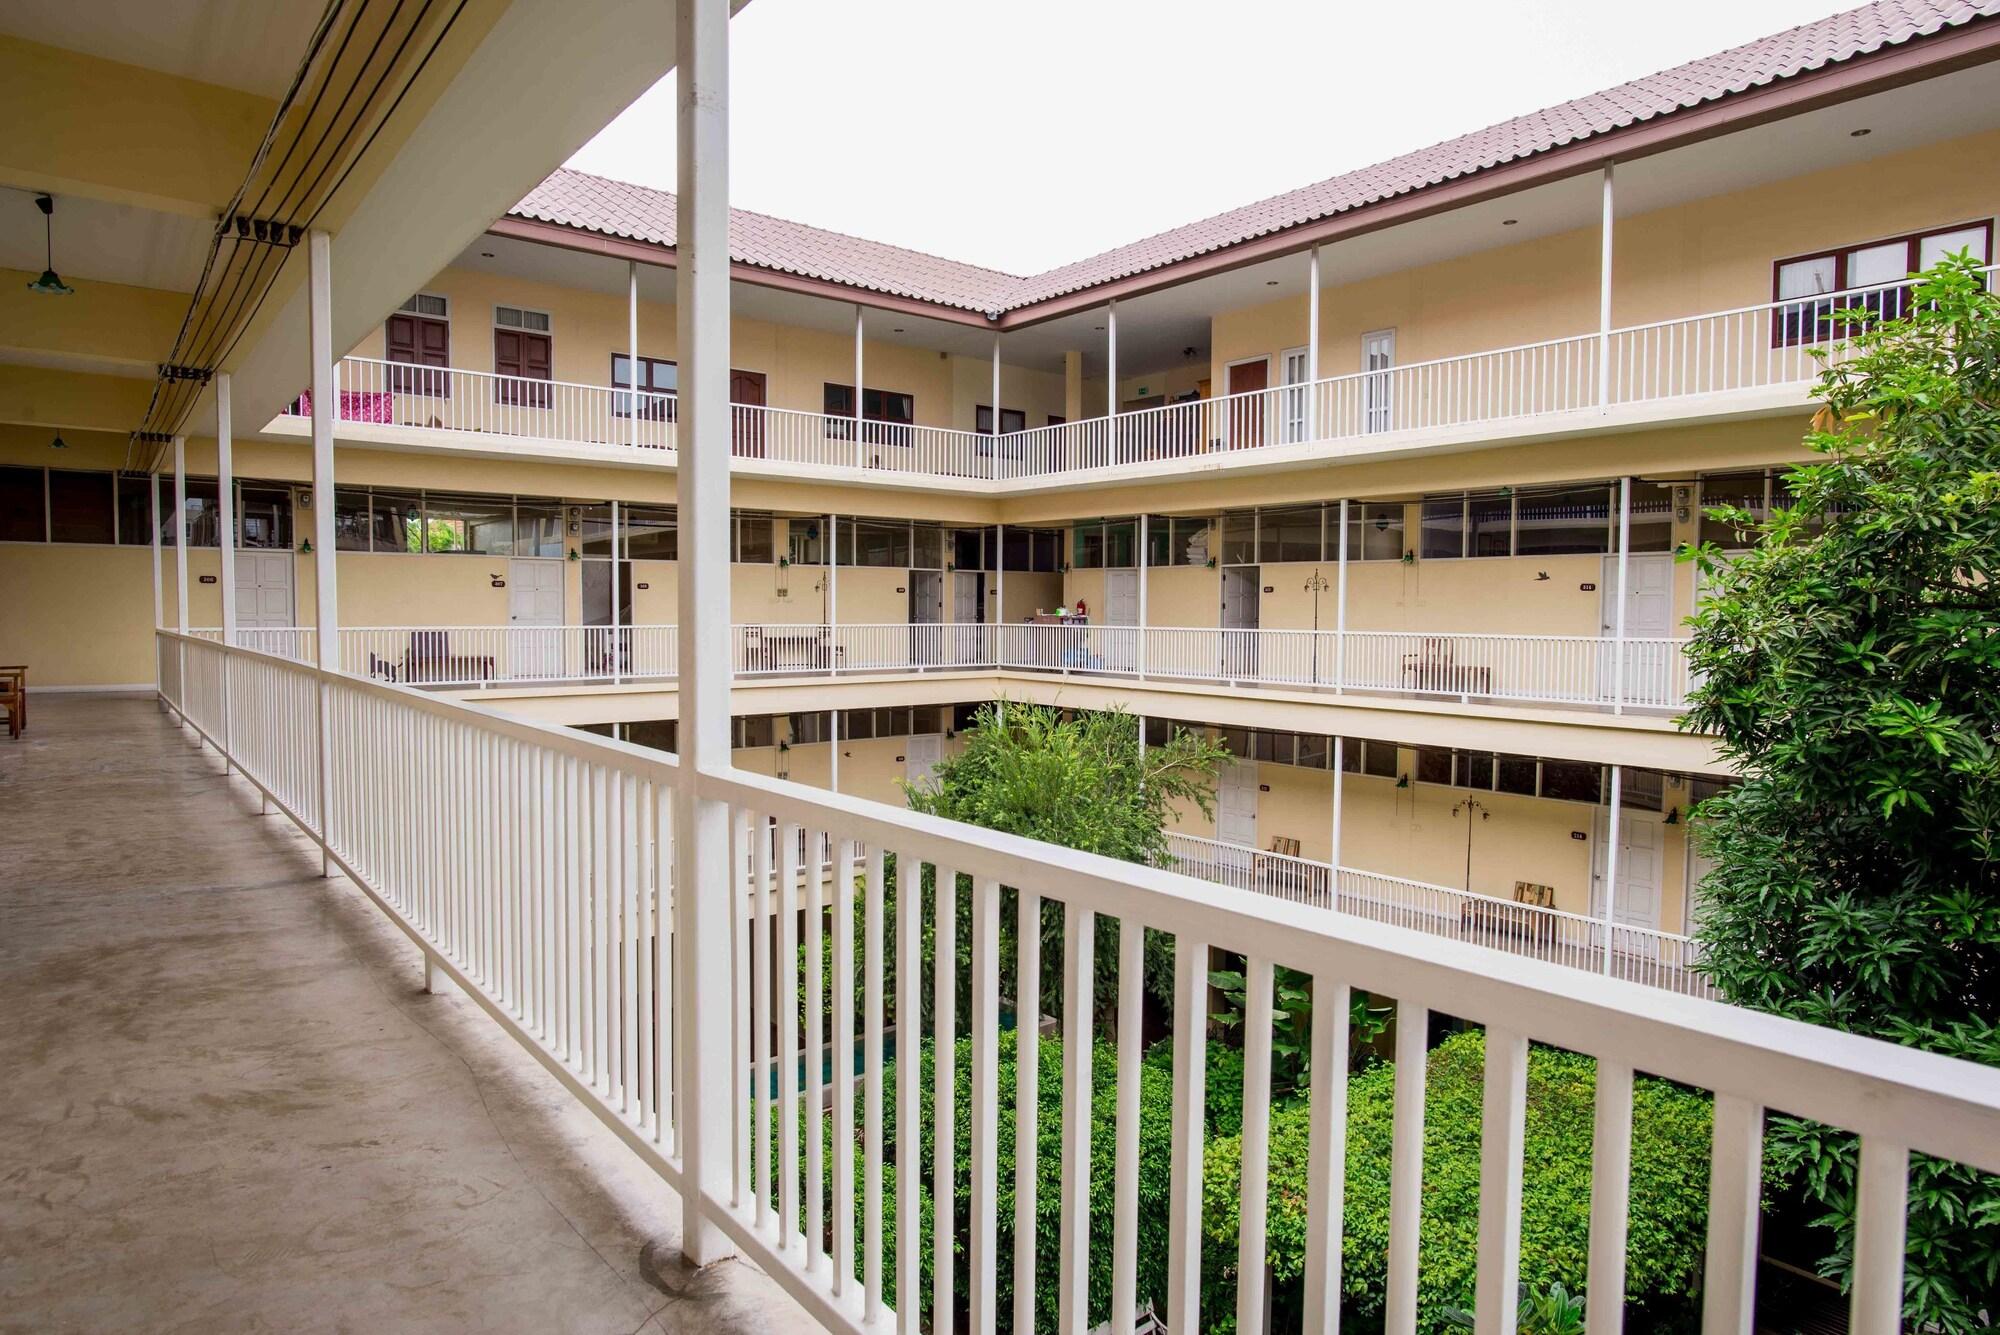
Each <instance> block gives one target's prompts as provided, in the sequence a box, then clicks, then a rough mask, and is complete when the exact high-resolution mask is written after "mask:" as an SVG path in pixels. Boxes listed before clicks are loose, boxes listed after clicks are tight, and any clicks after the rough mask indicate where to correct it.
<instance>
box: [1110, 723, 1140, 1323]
mask: <svg viewBox="0 0 2000 1335" xmlns="http://www.w3.org/2000/svg"><path fill="white" fill-rule="evenodd" d="M1143 729H1144V725H1143V724H1142V725H1141V731H1142V732H1143ZM1142 744H1143V739H1142ZM1145 937H1146V931H1145V928H1144V927H1143V926H1141V925H1140V922H1139V920H1138V919H1137V918H1134V917H1132V916H1130V915H1129V914H1128V915H1127V916H1126V917H1124V918H1123V919H1121V920H1120V921H1119V924H1118V1120H1117V1123H1116V1126H1115V1130H1114V1132H1113V1134H1114V1136H1115V1137H1116V1139H1115V1142H1114V1145H1115V1153H1114V1155H1113V1170H1112V1171H1113V1177H1112V1200H1113V1206H1112V1212H1111V1217H1112V1241H1111V1322H1112V1327H1113V1328H1114V1329H1117V1328H1119V1327H1121V1326H1122V1325H1123V1323H1124V1322H1126V1321H1128V1320H1130V1319H1131V1316H1132V1313H1133V1312H1135V1311H1136V1310H1137V1309H1138V1305H1139V1304H1138V1275H1139V1056H1140V1053H1139V1044H1140V1031H1139V1021H1140V1017H1141V1013H1142V1010H1143V1007H1144V1004H1145V1003H1144V999H1143V998H1144V992H1143V990H1142V987H1141V984H1142V983H1143V982H1144V979H1145V969H1146V962H1145Z"/></svg>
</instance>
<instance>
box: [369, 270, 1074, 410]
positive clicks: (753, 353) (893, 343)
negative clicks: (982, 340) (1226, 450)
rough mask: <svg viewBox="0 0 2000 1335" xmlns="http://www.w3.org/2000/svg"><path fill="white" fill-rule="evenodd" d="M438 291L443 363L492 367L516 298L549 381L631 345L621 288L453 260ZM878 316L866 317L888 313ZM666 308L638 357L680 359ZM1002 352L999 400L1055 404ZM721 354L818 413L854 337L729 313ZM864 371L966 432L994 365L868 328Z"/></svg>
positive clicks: (588, 373) (790, 401) (1058, 398)
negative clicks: (542, 346) (541, 326)
mask: <svg viewBox="0 0 2000 1335" xmlns="http://www.w3.org/2000/svg"><path fill="white" fill-rule="evenodd" d="M421 290H422V291H424V292H428V293H434V294H436V295H439V296H442V297H444V298H446V300H447V302H448V304H449V318H450V323H451V364H452V365H453V366H454V367H456V368H459V369H461V370H466V371H484V372H491V371H492V370H493V328H494V326H493V309H494V307H495V306H517V307H522V308H525V309H529V310H538V311H546V312H548V315H549V324H550V331H549V333H550V340H551V342H550V353H551V359H552V373H553V376H554V378H555V379H557V380H564V381H569V382H572V383H575V384H582V385H609V384H610V383H611V358H612V355H613V354H614V353H623V352H624V351H625V350H626V348H627V346H628V344H629V333H628V328H627V305H626V300H625V298H624V296H623V295H613V294H611V293H605V292H593V291H587V290H582V289H577V288H569V287H561V286H558V285H556V284H552V283H543V282H537V281H535V280H532V279H527V278H518V277H515V276H513V275H510V274H505V273H491V272H482V271H480V270H479V269H477V268H475V267H472V266H468V265H455V266H453V267H452V268H449V269H446V270H445V271H444V272H443V273H441V274H438V275H437V276H436V277H435V278H433V279H432V280H431V281H430V282H428V283H426V284H425V285H424V287H423V288H422V289H421ZM890 318H891V317H889V316H887V315H883V314H879V313H878V314H875V315H873V316H871V319H872V320H874V321H886V320H888V319H890ZM676 333H677V331H676V327H675V313H674V308H673V306H672V305H670V304H666V303H661V302H653V301H641V302H640V303H639V355H640V356H642V357H659V358H665V359H667V360H669V361H673V360H678V357H679V352H678V349H677V341H676ZM382 346H383V333H382V331H381V330H380V329H379V328H378V329H377V330H375V331H374V332H373V333H372V334H370V336H369V337H368V338H366V339H364V340H363V341H362V342H361V344H360V345H358V346H357V347H355V348H354V349H353V350H352V352H353V355H355V356H360V357H380V356H381V355H382ZM1002 356H1003V360H1002V363H1001V369H1000V392H1001V398H1002V400H1003V404H1002V406H1003V407H1007V408H1021V409H1022V410H1024V411H1025V412H1027V413H1028V420H1029V422H1030V423H1031V424H1034V425H1040V424H1041V423H1042V422H1043V421H1045V420H1046V417H1047V415H1048V414H1049V413H1058V414H1059V413H1061V411H1062V402H1063V382H1062V376H1061V375H1060V374H1059V373H1055V372H1048V371H1036V370H1030V369H1028V368H1026V367H1020V366H1009V365H1007V364H1006V362H1005V360H1004V356H1005V353H1004V349H1003V352H1002ZM730 363H731V365H732V366H733V367H734V368H735V369H737V370H742V371H756V372H760V373H762V374H763V375H764V376H765V377H766V380H765V395H766V401H767V402H768V403H769V404H770V405H771V406H772V407H776V408H789V409H794V410H797V411H800V412H814V413H816V412H820V411H821V410H822V409H823V408H824V406H825V401H826V400H825V386H826V385H827V384H829V383H832V384H839V385H845V384H847V383H848V382H849V381H851V380H853V379H854V339H853V336H852V335H851V334H841V333H833V332H829V331H827V330H822V329H806V328H800V327H797V326H792V325H779V324H773V323H770V322H769V321H764V320H753V319H747V318H744V317H742V316H737V317H736V318H735V319H733V320H732V321H731V324H730ZM863 373H864V374H865V375H866V377H867V380H868V386H869V387H870V388H874V389H883V390H889V391H891V392H895V393H903V394H910V395H913V396H914V397H915V400H916V403H915V408H916V420H917V423H918V424H919V425H921V426H940V427H955V428H958V429H960V430H966V431H969V430H971V429H972V427H973V422H974V409H975V407H976V406H977V405H978V404H980V403H984V402H985V401H986V400H987V399H989V398H991V397H992V363H991V362H989V361H987V360H985V359H983V358H976V357H960V356H950V355H946V354H944V353H940V352H937V351H934V350H932V349H929V348H919V347H914V346H911V345H910V344H907V343H903V342H900V341H898V340H894V339H880V338H868V339H866V340H865V341H864V347H863Z"/></svg>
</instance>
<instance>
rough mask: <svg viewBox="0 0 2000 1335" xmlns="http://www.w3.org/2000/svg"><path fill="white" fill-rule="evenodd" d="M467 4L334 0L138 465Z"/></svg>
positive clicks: (135, 441)
mask: <svg viewBox="0 0 2000 1335" xmlns="http://www.w3.org/2000/svg"><path fill="white" fill-rule="evenodd" d="M465 5H466V0H329V3H328V4H327V7H326V12H325V13H324V14H323V15H322V16H321V17H320V21H319V23H318V24H317V25H316V26H315V27H314V29H313V34H312V39H311V41H310V42H309V43H308V45H307V47H306V52H305V55H304V57H303V58H302V59H301V60H300V62H299V67H298V71H297V72H296V73H295V74H294V75H293V76H292V81H291V84H290V86H289V87H288V88H287V89H286V91H285V95H284V97H283V98H282V99H280V100H279V103H278V110H277V113H276V114H275V115H274V116H273V117H272V118H271V124H270V127H269V128H268V129H267V130H266V131H265V132H264V138H263V141H262V142H261V143H260V144H259V145H258V148H257V152H256V155H255V156H254V157H253V158H252V159H251V162H250V167H249V170H248V171H247V172H246V173H245V175H244V177H243V183H242V184H241V185H240V186H238V187H237V189H236V193H235V195H234V196H233V197H232V198H231V199H230V201H229V203H228V204H227V206H225V207H224V209H223V210H222V215H221V217H220V218H219V219H218V220H217V222H216V227H215V239H214V241H213V242H212V243H211V245H210V246H209V252H208V258H207V260H206V262H205V263H204V264H203V267H202V274H201V279H200V281H199V282H198V283H196V285H195V290H194V296H193V297H192V299H191V300H190V301H189V302H188V309H187V314H186V315H185V316H183V317H182V319H181V327H180V330H179V332H178V333H177V334H176V335H175V337H174V345H173V351H172V352H171V353H170V354H169V356H168V359H167V361H166V362H165V363H163V364H162V365H161V367H160V374H159V378H158V379H157V380H156V381H155V382H154V384H153V397H152V401H151V403H150V404H149V405H148V406H147V409H146V416H145V418H144V420H143V421H142V422H141V423H140V425H139V427H138V428H137V429H136V430H135V431H134V432H133V433H132V438H131V440H130V442H129V443H128V444H127V447H126V463H127V465H128V467H132V468H137V469H141V470H145V471H154V470H157V469H159V468H160V467H161V466H162V465H163V464H164V461H165V456H166V450H167V446H168V444H169V443H170V442H171V440H172V438H173V437H174V436H175V435H177V434H179V433H181V432H182V431H183V430H184V429H185V427H186V423H187V419H188V416H189V414H191V413H192V412H193V411H194V406H195V404H196V402H197V401H198V400H199V399H200V397H201V393H202V389H203V387H204V386H205V385H207V383H208V381H209V378H210V377H211V375H213V373H214V371H215V369H216V368H217V367H219V366H221V365H222V364H223V363H224V362H225V361H226V360H227V358H228V357H229V355H230V353H231V352H232V351H233V350H234V349H235V347H236V344H237V341H238V340H239V339H241V338H242V336H243V332H244V330H245V329H247V328H248V327H249V324H250V322H251V320H252V319H254V318H255V316H256V314H257V312H258V310H259V309H261V307H262V306H263V303H264V300H265V298H266V297H267V296H268V295H269V294H270V291H271V288H272V286H273V284H274V283H275V281H276V280H277V277H278V275H279V273H281V272H282V271H283V269H284V266H285V264H286V263H287V262H288V261H289V260H290V259H291V256H292V254H293V252H294V251H295V250H297V249H299V248H300V247H301V243H303V242H304V240H305V237H306V233H307V231H308V230H310V229H311V228H312V227H313V226H314V224H315V223H316V221H317V220H318V219H319V217H320V214H321V213H322V211H323V210H325V208H326V206H327V203H328V201H329V200H331V199H333V198H334V196H335V195H336V194H337V193H338V192H339V190H340V188H341V186H342V185H343V184H344V183H345V182H346V180H347V178H348V176H349V175H350V174H351V173H352V172H353V171H354V169H355V167H356V166H357V164H359V163H360V162H361V161H362V159H363V158H364V157H365V156H366V154H367V152H368V149H369V147H370V146H371V145H372V144H373V143H374V142H375V139H376V137H377V136H378V135H380V134H381V132H382V129H383V127H384V126H386V125H387V124H388V123H389V121H390V119H391V118H392V117H393V116H394V115H395V113H396V109H397V108H398V107H399V106H400V105H401V104H402V101H403V98H404V97H405V96H406V95H407V94H408V93H409V91H410V89H411V87H412V86H413V85H414V84H415V83H416V81H417V78H418V77H419V76H420V75H421V74H422V73H423V70H424V67H425V66H426V65H427V64H428V63H429V61H430V58H431V56H432V54H433V53H434V52H435V51H436V50H437V49H438V46H439V45H440V44H441V43H442V42H443V41H444V39H445V36H446V34H448V33H449V32H450V31H451V28H452V25H453V23H454V22H456V21H457V19H458V16H459V14H460V13H461V12H463V10H464V8H465ZM299 262H300V263H301V264H303V263H304V258H303V256H301V258H300V260H299Z"/></svg>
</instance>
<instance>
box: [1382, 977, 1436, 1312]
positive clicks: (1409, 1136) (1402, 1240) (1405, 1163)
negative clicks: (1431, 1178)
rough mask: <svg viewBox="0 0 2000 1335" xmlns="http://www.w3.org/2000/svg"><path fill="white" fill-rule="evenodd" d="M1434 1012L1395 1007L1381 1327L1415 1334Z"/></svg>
mask: <svg viewBox="0 0 2000 1335" xmlns="http://www.w3.org/2000/svg"><path fill="white" fill-rule="evenodd" d="M1429 1030H1430V1011H1429V1010H1428V1009H1427V1008H1425V1007H1423V1006H1418V1005H1414V1004H1412V1003H1411V1002H1409V1001H1407V1000H1405V1001H1399V1002H1398V1003H1397V1005H1396V1110H1395V1115H1394V1119H1393V1121H1392V1124H1391V1127H1390V1132H1389V1141H1390V1151H1389V1296H1388V1306H1387V1314H1386V1317H1385V1320H1384V1322H1383V1329H1384V1330H1385V1331H1386V1332H1388V1335H1413V1332H1415V1330H1416V1328H1417V1226H1418V1224H1419V1223H1420V1222H1421V1221H1422V1213H1423V1191H1424V1076H1425V1069H1424V1064H1425V1062H1426V1060H1427V1058H1428V1053H1429V1045H1428V1042H1427V1039H1428V1035H1429Z"/></svg>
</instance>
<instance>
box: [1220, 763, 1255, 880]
mask: <svg viewBox="0 0 2000 1335" xmlns="http://www.w3.org/2000/svg"><path fill="white" fill-rule="evenodd" d="M1215 837H1216V840H1217V842H1219V843H1224V844H1233V845H1236V846H1237V847H1238V848H1255V847H1257V762H1256V761H1254V760H1239V761H1237V762H1236V763H1235V764H1234V765H1231V766H1230V767H1229V768H1228V769H1225V770H1223V771H1222V773H1221V774H1219V775H1218V776H1216V785H1215ZM1220 856H1221V860H1222V862H1223V863H1224V864H1225V865H1228V866H1235V865H1236V864H1237V863H1238V862H1240V863H1241V864H1242V866H1243V867H1244V868H1247V867H1248V866H1249V865H1250V862H1251V857H1250V855H1249V854H1248V853H1241V852H1235V851H1232V850H1230V849H1224V850H1223V851H1222V853H1221V855H1220Z"/></svg>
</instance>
